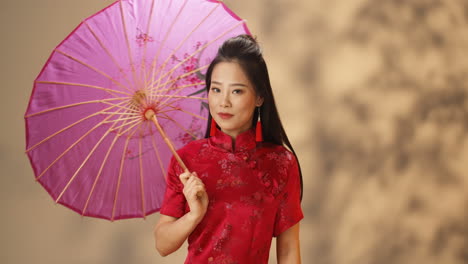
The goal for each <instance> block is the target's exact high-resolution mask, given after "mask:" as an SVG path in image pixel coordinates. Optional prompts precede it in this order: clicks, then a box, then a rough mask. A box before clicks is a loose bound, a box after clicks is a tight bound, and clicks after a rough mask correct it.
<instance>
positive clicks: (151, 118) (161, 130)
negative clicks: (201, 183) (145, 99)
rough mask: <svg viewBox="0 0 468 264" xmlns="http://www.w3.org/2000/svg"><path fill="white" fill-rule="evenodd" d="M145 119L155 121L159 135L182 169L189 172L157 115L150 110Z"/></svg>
mask: <svg viewBox="0 0 468 264" xmlns="http://www.w3.org/2000/svg"><path fill="white" fill-rule="evenodd" d="M145 117H146V119H148V120H151V121H153V123H154V124H155V125H156V128H157V129H158V131H159V133H160V134H161V136H162V137H163V139H164V141H165V142H166V144H167V146H168V147H169V149H170V150H171V152H172V154H173V155H174V157H175V158H176V160H177V162H178V163H179V165H180V166H181V167H182V169H183V170H184V171H189V170H188V169H187V166H185V163H184V162H183V161H182V159H181V158H180V156H179V154H177V151H176V150H175V148H174V145H173V144H172V142H171V140H170V139H169V138H168V137H167V134H166V132H164V130H163V129H162V127H161V125H159V122H158V119H157V118H156V113H155V112H154V111H153V110H152V109H149V110H147V111H146V112H145Z"/></svg>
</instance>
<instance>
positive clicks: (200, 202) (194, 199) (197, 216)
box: [179, 171, 208, 223]
mask: <svg viewBox="0 0 468 264" xmlns="http://www.w3.org/2000/svg"><path fill="white" fill-rule="evenodd" d="M179 178H180V180H181V181H182V183H183V184H184V190H183V193H184V196H185V199H186V200H187V203H188V206H189V208H190V212H189V213H188V217H190V218H191V219H192V220H194V221H196V223H199V222H200V221H201V220H202V219H203V217H204V216H205V213H206V210H207V208H208V194H207V193H206V190H205V184H203V182H202V180H201V179H200V178H198V176H197V173H196V172H193V173H190V172H188V171H187V172H184V173H182V174H181V175H180V176H179Z"/></svg>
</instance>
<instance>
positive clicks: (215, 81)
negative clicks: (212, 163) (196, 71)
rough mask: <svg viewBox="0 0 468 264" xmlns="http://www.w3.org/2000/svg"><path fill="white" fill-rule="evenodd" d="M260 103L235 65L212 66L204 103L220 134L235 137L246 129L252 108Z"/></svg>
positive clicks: (259, 99)
mask: <svg viewBox="0 0 468 264" xmlns="http://www.w3.org/2000/svg"><path fill="white" fill-rule="evenodd" d="M262 103H263V98H261V97H259V96H257V95H256V94H255V90H254V87H253V85H252V83H250V81H249V79H248V78H247V76H246V75H245V73H244V71H243V70H242V68H241V67H240V65H239V64H238V63H237V62H220V63H218V64H217V65H216V66H215V67H214V69H213V72H212V75H211V85H210V89H209V93H208V104H209V106H210V113H211V116H212V117H213V118H214V120H215V121H216V123H217V124H218V126H219V127H220V128H221V130H222V131H223V132H224V133H226V134H228V135H229V136H231V137H232V138H236V137H237V135H239V134H240V133H242V132H244V131H247V130H248V129H250V127H251V126H252V118H253V113H254V110H255V107H257V106H261V105H262Z"/></svg>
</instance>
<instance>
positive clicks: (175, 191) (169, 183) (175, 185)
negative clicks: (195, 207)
mask: <svg viewBox="0 0 468 264" xmlns="http://www.w3.org/2000/svg"><path fill="white" fill-rule="evenodd" d="M181 173H182V168H181V167H180V166H179V164H178V163H177V161H176V160H175V158H174V157H172V159H171V162H170V164H169V168H168V171H167V179H166V192H165V194H164V200H163V204H162V206H161V210H160V213H161V214H163V215H168V216H172V217H176V218H180V217H182V216H183V215H185V213H186V212H185V208H186V203H187V201H186V200H185V196H184V193H183V188H184V186H183V184H182V182H180V179H179V175H180V174H181Z"/></svg>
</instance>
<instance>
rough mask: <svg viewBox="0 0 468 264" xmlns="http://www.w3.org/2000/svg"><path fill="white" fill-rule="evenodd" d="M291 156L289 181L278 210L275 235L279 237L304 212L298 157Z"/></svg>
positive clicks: (301, 216)
mask: <svg viewBox="0 0 468 264" xmlns="http://www.w3.org/2000/svg"><path fill="white" fill-rule="evenodd" d="M288 154H289V155H290V157H291V162H290V164H291V165H290V166H289V169H288V178H287V183H286V185H285V187H284V188H283V190H282V191H281V193H280V196H279V199H280V201H279V207H278V211H277V212H276V219H275V226H274V231H273V236H275V237H277V236H279V235H280V234H281V233H283V232H284V231H286V230H287V229H288V228H290V227H291V226H293V225H295V224H297V223H298V222H299V221H300V220H301V219H302V218H304V214H303V212H302V208H301V198H300V193H301V182H300V175H299V167H298V164H297V160H296V157H295V156H294V155H293V154H291V153H288Z"/></svg>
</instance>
